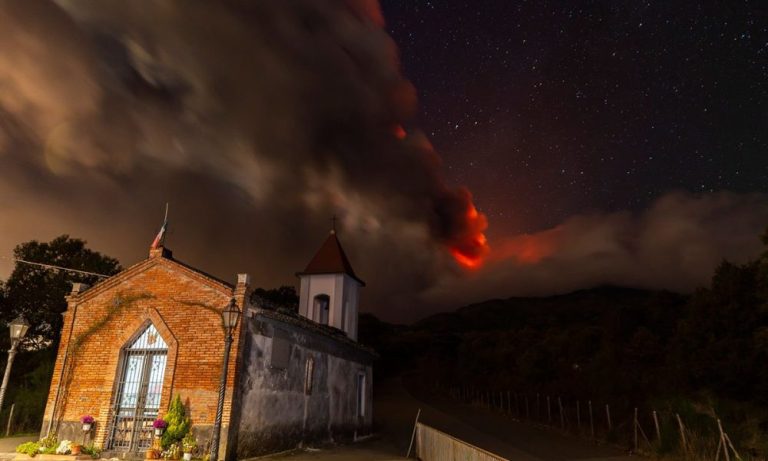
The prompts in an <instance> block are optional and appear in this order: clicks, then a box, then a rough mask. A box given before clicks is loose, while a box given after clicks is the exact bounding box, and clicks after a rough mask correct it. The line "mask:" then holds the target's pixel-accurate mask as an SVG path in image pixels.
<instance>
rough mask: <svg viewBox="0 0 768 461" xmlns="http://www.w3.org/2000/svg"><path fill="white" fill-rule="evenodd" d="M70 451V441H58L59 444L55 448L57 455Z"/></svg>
mask: <svg viewBox="0 0 768 461" xmlns="http://www.w3.org/2000/svg"><path fill="white" fill-rule="evenodd" d="M71 451H72V442H71V441H69V440H62V441H61V442H59V446H58V447H57V448H56V454H57V455H68V454H69V453H70V452H71Z"/></svg>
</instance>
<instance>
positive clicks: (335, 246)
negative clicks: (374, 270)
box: [296, 230, 365, 286]
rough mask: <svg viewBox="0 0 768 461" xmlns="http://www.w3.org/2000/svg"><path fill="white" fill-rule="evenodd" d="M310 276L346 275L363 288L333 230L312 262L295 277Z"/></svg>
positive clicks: (363, 284) (362, 283) (363, 283)
mask: <svg viewBox="0 0 768 461" xmlns="http://www.w3.org/2000/svg"><path fill="white" fill-rule="evenodd" d="M312 274H347V275H348V276H350V277H352V278H353V279H355V280H357V281H358V282H360V284H361V285H362V286H365V282H364V281H362V280H361V279H360V278H359V277H358V276H357V275H355V271H354V270H353V269H352V264H350V263H349V259H348V258H347V255H346V253H344V249H343V248H342V247H341V242H339V238H338V237H337V235H336V231H333V230H332V231H331V233H330V235H328V238H327V239H325V242H324V243H323V245H322V246H321V247H320V249H319V250H318V251H317V253H315V256H314V257H313V258H312V260H311V261H309V264H307V267H306V269H304V271H303V272H298V273H297V274H296V275H312Z"/></svg>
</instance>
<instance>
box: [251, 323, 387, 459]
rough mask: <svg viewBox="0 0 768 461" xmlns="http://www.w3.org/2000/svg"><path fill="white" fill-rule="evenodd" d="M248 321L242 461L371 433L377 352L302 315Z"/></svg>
mask: <svg viewBox="0 0 768 461" xmlns="http://www.w3.org/2000/svg"><path fill="white" fill-rule="evenodd" d="M248 317H249V318H247V319H246V321H245V322H244V323H245V326H244V327H245V331H244V332H243V335H244V341H245V347H244V350H245V354H244V356H243V363H242V366H243V374H242V375H241V380H240V383H239V392H238V399H239V405H238V408H240V409H241V413H240V414H239V415H238V421H237V423H236V424H237V425H238V430H237V443H236V445H237V451H236V455H237V458H238V459H243V458H248V457H253V456H259V455H263V454H266V453H271V452H275V451H281V450H286V449H290V448H295V447H296V446H298V445H299V444H300V443H302V442H303V443H305V444H312V443H316V442H322V441H336V442H338V441H345V440H351V439H353V438H354V437H355V436H356V435H357V436H360V435H365V434H369V433H370V431H371V426H372V422H373V411H372V410H373V409H372V407H371V398H372V395H373V394H372V386H371V384H370V383H371V382H372V378H373V376H372V360H373V353H372V351H370V350H369V349H367V348H365V347H363V346H360V345H359V344H357V343H356V342H354V341H351V340H350V339H349V338H347V336H346V335H344V334H343V332H340V331H338V330H334V329H333V328H329V327H323V326H321V325H317V324H314V323H313V322H310V321H308V320H306V319H304V318H302V317H291V316H287V315H284V314H280V313H277V312H274V311H265V310H260V309H255V310H252V311H251V312H250V314H249V316H248Z"/></svg>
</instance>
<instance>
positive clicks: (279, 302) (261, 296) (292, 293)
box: [251, 285, 299, 313]
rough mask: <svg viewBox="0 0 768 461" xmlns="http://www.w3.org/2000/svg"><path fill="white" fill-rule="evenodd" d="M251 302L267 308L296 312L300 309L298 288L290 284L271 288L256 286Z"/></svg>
mask: <svg viewBox="0 0 768 461" xmlns="http://www.w3.org/2000/svg"><path fill="white" fill-rule="evenodd" d="M251 302H252V303H253V304H254V305H256V306H260V307H262V308H265V309H272V310H281V311H287V312H294V313H296V312H298V311H299V295H298V294H296V288H294V287H292V286H288V285H283V286H281V287H280V288H271V289H269V290H265V289H264V288H256V289H255V290H253V293H252V294H251Z"/></svg>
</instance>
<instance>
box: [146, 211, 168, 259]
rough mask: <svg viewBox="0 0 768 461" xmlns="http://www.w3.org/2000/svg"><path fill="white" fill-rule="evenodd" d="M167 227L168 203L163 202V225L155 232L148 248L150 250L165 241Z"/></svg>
mask: <svg viewBox="0 0 768 461" xmlns="http://www.w3.org/2000/svg"><path fill="white" fill-rule="evenodd" d="M167 229H168V204H167V203H166V204H165V218H164V219H163V226H162V227H161V228H160V231H159V232H158V233H157V236H156V237H155V240H154V241H153V242H152V246H150V247H149V248H150V249H152V250H156V249H158V248H159V247H160V245H162V244H163V242H165V231H166V230H167Z"/></svg>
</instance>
